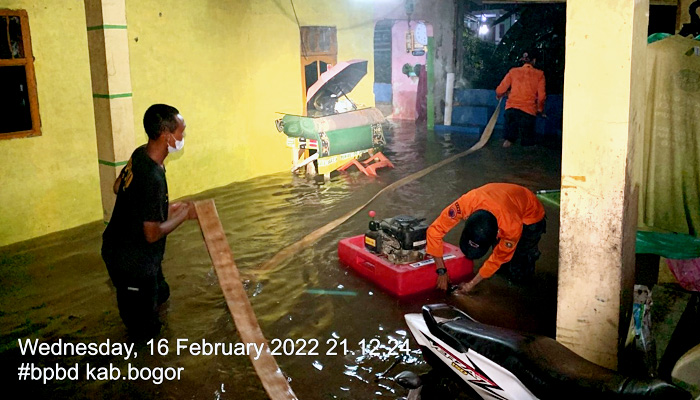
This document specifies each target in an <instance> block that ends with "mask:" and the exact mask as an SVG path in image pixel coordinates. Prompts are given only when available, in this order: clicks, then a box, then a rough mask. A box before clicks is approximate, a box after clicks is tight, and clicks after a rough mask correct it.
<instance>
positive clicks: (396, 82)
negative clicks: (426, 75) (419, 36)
mask: <svg viewBox="0 0 700 400" xmlns="http://www.w3.org/2000/svg"><path fill="white" fill-rule="evenodd" d="M415 27H416V22H415V21H411V29H415ZM426 27H427V31H428V36H432V35H433V29H432V26H431V25H430V24H426ZM407 32H408V21H405V20H404V21H400V20H399V21H396V22H395V23H394V25H393V27H392V28H391V36H392V50H391V53H392V60H391V69H392V72H391V86H392V96H393V100H392V102H393V104H392V105H393V109H394V110H393V113H392V115H391V117H392V118H395V119H408V120H415V119H416V92H417V91H418V80H417V78H416V79H415V82H414V81H413V80H412V79H411V78H409V77H408V76H406V75H405V74H404V73H403V72H402V68H403V65H404V64H406V63H408V64H411V65H415V64H422V65H425V60H426V56H425V55H423V56H414V55H412V54H411V53H407V52H406V33H407Z"/></svg>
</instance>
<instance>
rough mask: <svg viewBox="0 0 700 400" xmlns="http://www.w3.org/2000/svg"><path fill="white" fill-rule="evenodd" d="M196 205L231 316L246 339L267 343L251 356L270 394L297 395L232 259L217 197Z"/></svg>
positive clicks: (276, 398)
mask: <svg viewBox="0 0 700 400" xmlns="http://www.w3.org/2000/svg"><path fill="white" fill-rule="evenodd" d="M194 205H195V208H196V209H197V216H198V219H199V227H200V229H201V230H202V235H203V236H204V242H205V244H206V246H207V250H208V251H209V256H210V257H211V261H212V263H213V264H214V268H215V270H216V275H217V276H218V277H219V285H220V286H221V290H222V291H223V292H224V297H225V298H226V304H227V305H228V309H229V311H230V312H231V316H233V322H234V323H235V325H236V329H237V330H238V334H239V335H240V336H241V340H242V341H243V342H244V343H255V344H256V346H258V348H259V346H261V345H262V346H264V351H263V352H262V353H261V354H260V357H259V358H258V359H257V360H256V359H255V357H256V354H250V355H249V356H250V360H251V361H252V363H253V367H254V368H255V372H256V373H257V374H258V377H260V380H261V381H262V384H263V387H264V388H265V391H266V392H267V395H268V396H270V399H272V400H286V399H289V400H292V399H296V398H297V397H296V395H295V394H294V392H293V391H292V388H291V387H290V386H289V382H287V378H286V377H285V376H284V375H283V374H282V371H281V370H280V368H279V366H278V365H277V362H276V361H275V358H274V357H273V356H272V354H271V353H270V346H269V344H268V342H267V340H266V339H265V336H264V335H263V333H262V331H261V330H260V325H258V320H257V318H256V317H255V313H254V312H253V307H252V306H251V305H250V301H249V300H248V296H247V295H246V292H245V289H244V288H243V284H242V283H241V279H240V275H239V273H238V268H237V267H236V263H235V261H234V260H233V252H231V247H229V245H228V241H227V240H226V235H225V234H224V228H223V226H222V225H221V221H220V220H219V214H218V213H217V211H216V206H215V205H214V200H203V201H197V202H195V203H194ZM246 346H247V345H246ZM253 353H255V352H253Z"/></svg>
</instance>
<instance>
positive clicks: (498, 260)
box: [426, 183, 544, 278]
mask: <svg viewBox="0 0 700 400" xmlns="http://www.w3.org/2000/svg"><path fill="white" fill-rule="evenodd" d="M477 210H486V211H488V212H490V213H491V214H493V215H494V216H495V217H496V220H497V221H498V236H497V238H498V239H499V240H498V243H497V244H496V245H495V246H494V248H493V253H491V256H490V257H489V258H488V259H487V260H486V261H485V262H484V265H483V266H482V267H481V269H480V270H479V275H481V277H482V278H489V277H491V275H493V274H494V273H495V272H496V270H498V268H500V267H501V265H502V264H504V263H506V262H508V261H510V259H511V258H513V253H515V247H516V246H517V245H518V241H519V240H520V236H521V235H522V232H523V225H531V224H534V223H537V222H539V221H541V220H542V219H543V218H544V208H543V207H542V203H540V201H539V200H537V197H536V196H535V194H534V193H532V192H531V191H530V190H529V189H527V188H525V187H522V186H520V185H515V184H511V183H489V184H487V185H484V186H481V187H479V188H476V189H474V190H470V191H469V192H467V193H466V194H465V195H463V196H462V197H460V198H459V199H457V201H455V202H454V203H452V204H450V205H449V206H447V207H446V208H445V209H444V210H442V212H441V213H440V216H439V217H438V218H437V219H436V220H435V221H434V222H433V223H432V224H431V225H430V227H428V232H427V240H428V247H427V249H426V251H427V253H428V254H430V255H432V256H433V257H442V254H443V248H442V247H443V244H442V238H443V237H444V236H445V235H446V234H447V232H449V231H450V230H451V229H452V228H454V227H455V226H456V225H457V224H458V223H459V222H460V221H461V220H463V219H467V218H469V216H470V215H471V214H472V213H473V212H475V211H477Z"/></svg>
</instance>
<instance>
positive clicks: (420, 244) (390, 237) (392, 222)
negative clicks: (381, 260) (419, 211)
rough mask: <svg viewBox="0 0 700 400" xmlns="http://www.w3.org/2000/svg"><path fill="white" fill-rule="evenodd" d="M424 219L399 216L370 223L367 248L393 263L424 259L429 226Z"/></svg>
mask: <svg viewBox="0 0 700 400" xmlns="http://www.w3.org/2000/svg"><path fill="white" fill-rule="evenodd" d="M423 221H424V219H423V218H420V219H418V218H414V217H411V216H408V215H397V216H396V217H394V218H387V219H384V220H381V221H370V223H369V231H367V233H366V234H365V248H366V249H367V250H369V251H371V252H373V253H377V254H382V255H386V256H388V257H389V259H390V260H391V261H392V262H412V261H415V260H419V259H422V258H423V256H424V249H425V246H426V231H427V230H428V225H427V224H426V223H424V222H423Z"/></svg>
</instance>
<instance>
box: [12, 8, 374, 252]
mask: <svg viewBox="0 0 700 400" xmlns="http://www.w3.org/2000/svg"><path fill="white" fill-rule="evenodd" d="M66 4H69V6H66ZM295 6H296V7H297V9H296V11H297V15H298V17H299V22H300V24H301V25H302V26H304V25H326V26H336V27H337V32H338V60H339V61H341V60H346V59H352V58H362V59H367V60H369V61H370V63H369V66H368V73H367V77H366V78H365V79H364V80H363V81H362V82H361V83H360V84H359V85H358V87H357V89H356V90H355V91H353V93H352V95H351V97H352V98H353V99H354V100H356V101H357V102H358V103H360V104H364V105H367V106H371V105H374V96H373V94H372V82H373V76H374V73H373V64H372V59H373V45H372V43H373V28H374V23H373V21H372V9H371V7H367V5H366V4H364V3H362V2H356V1H353V0H346V1H337V2H336V1H334V2H328V1H321V0H313V1H308V0H306V1H303V2H295ZM0 7H2V8H23V9H26V10H27V11H28V13H29V22H30V29H31V34H32V45H33V50H34V55H35V57H36V59H37V61H36V70H37V72H36V74H37V87H38V91H39V107H40V112H41V120H42V124H43V129H42V131H43V136H41V137H38V138H30V139H15V140H10V141H0V154H2V157H0V171H2V173H0V187H1V188H2V189H1V190H0V204H2V206H0V226H2V228H0V246H1V245H4V244H8V243H12V242H16V241H20V240H24V239H28V238H32V237H36V236H40V235H43V234H46V233H49V232H53V231H57V230H62V229H67V228H71V227H74V226H77V225H81V224H84V223H87V222H90V221H96V220H99V219H100V218H101V215H102V214H101V203H100V197H99V196H100V185H99V178H98V167H97V165H98V164H97V151H96V144H95V128H94V116H93V110H92V98H91V96H92V95H91V86H90V67H89V59H88V51H87V39H86V37H87V35H86V26H85V13H84V6H83V2H82V1H71V2H68V3H66V2H64V1H61V2H46V1H40V0H23V1H19V0H18V1H5V0H0ZM126 14H127V15H126V17H127V25H128V35H129V46H130V47H129V54H130V60H129V61H130V64H131V80H132V90H133V104H134V121H135V122H134V123H135V132H136V138H137V139H136V141H137V144H141V143H145V142H146V135H145V133H144V132H143V127H142V125H141V120H142V117H143V113H144V111H145V110H146V108H148V106H149V105H151V104H153V103H157V102H162V103H168V104H171V105H174V106H175V107H177V108H178V109H179V110H180V112H181V113H182V114H183V116H184V117H185V120H186V122H187V139H186V145H185V150H184V151H183V152H182V153H181V154H177V155H174V156H171V157H168V160H166V162H167V168H168V185H169V189H170V198H171V199H176V198H178V197H182V196H185V195H188V194H193V193H197V192H200V191H202V190H206V189H210V188H213V187H217V186H222V185H225V184H228V183H231V182H233V181H240V180H245V179H249V178H252V177H255V176H260V175H265V174H270V173H274V172H280V171H284V170H286V169H287V168H288V167H289V165H290V163H291V160H290V155H289V149H288V148H287V147H286V146H285V136H284V135H283V134H281V133H279V132H277V130H276V129H275V126H274V120H275V119H277V118H279V117H280V114H277V112H287V113H294V114H298V113H300V112H301V111H302V109H303V107H302V103H301V64H300V46H299V32H298V27H297V24H296V20H295V18H294V14H293V12H292V9H291V5H290V3H289V2H287V1H282V0H256V1H248V0H209V1H197V2H194V1H191V2H190V1H176V0H167V1H166V0H126Z"/></svg>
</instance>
